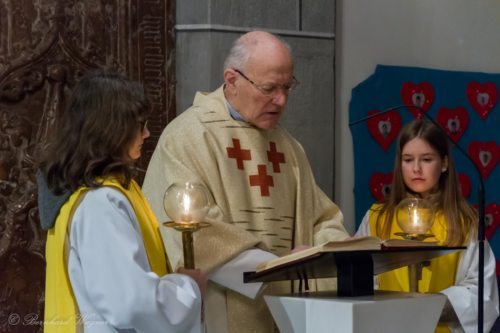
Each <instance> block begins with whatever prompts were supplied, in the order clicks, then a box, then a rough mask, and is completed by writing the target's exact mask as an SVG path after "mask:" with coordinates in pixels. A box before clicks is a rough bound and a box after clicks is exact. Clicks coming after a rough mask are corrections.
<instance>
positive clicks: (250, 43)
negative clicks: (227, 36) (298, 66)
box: [224, 31, 293, 70]
mask: <svg viewBox="0 0 500 333" xmlns="http://www.w3.org/2000/svg"><path fill="white" fill-rule="evenodd" d="M276 53H277V54H279V55H281V56H285V58H289V61H290V63H293V60H292V54H291V49H290V46H289V45H288V44H287V43H286V42H285V41H284V40H282V39H281V38H279V37H277V36H275V35H273V34H271V33H269V32H265V31H251V32H248V33H246V34H244V35H242V36H241V37H240V38H238V39H237V40H235V41H234V43H233V46H232V47H231V49H230V50H229V54H228V56H227V58H226V60H225V62H224V70H226V69H228V68H237V69H240V70H245V69H246V65H247V64H248V62H249V61H250V60H251V58H254V57H257V58H261V57H265V58H267V57H269V56H270V55H273V54H276Z"/></svg>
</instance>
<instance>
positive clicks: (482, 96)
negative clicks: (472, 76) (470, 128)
mask: <svg viewBox="0 0 500 333" xmlns="http://www.w3.org/2000/svg"><path fill="white" fill-rule="evenodd" d="M467 100H468V101H469V103H470V105H472V107H473V108H474V110H476V112H477V113H478V114H479V116H480V117H481V119H483V120H485V119H486V117H488V114H489V113H490V112H491V110H492V109H493V107H494V106H495V105H496V103H497V86H496V85H495V84H494V83H493V82H485V83H483V84H481V83H479V82H475V81H472V82H470V83H469V84H468V85H467Z"/></svg>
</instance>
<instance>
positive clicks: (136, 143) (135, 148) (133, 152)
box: [127, 122, 151, 160]
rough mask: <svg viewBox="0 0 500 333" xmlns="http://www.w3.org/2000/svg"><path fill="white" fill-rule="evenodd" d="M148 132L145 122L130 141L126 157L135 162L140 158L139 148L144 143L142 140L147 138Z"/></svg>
mask: <svg viewBox="0 0 500 333" xmlns="http://www.w3.org/2000/svg"><path fill="white" fill-rule="evenodd" d="M150 134H151V133H150V132H149V130H148V127H147V122H144V123H143V124H141V129H140V130H139V131H137V134H136V136H135V138H134V140H133V141H132V143H131V145H130V147H129V148H128V150H127V153H128V157H129V158H131V159H133V160H137V159H139V157H141V148H142V144H143V143H144V140H145V139H147V138H149V136H150Z"/></svg>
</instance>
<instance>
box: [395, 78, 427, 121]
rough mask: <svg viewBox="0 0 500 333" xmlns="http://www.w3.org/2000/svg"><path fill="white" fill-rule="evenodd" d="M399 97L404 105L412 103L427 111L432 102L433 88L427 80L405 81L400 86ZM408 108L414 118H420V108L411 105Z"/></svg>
mask: <svg viewBox="0 0 500 333" xmlns="http://www.w3.org/2000/svg"><path fill="white" fill-rule="evenodd" d="M401 99H402V100H403V103H404V104H405V105H414V106H416V107H418V108H420V109H423V110H424V111H426V112H427V111H428V110H429V108H430V107H431V105H432V103H433V102H434V88H433V87H432V85H431V84H430V83H429V82H421V83H418V84H416V83H413V82H405V83H403V86H402V87H401ZM408 110H409V111H410V112H411V113H413V115H414V116H415V117H416V118H419V119H420V118H422V115H421V114H420V113H421V112H420V110H418V109H416V108H411V107H410V108H408Z"/></svg>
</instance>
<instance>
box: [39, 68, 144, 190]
mask: <svg viewBox="0 0 500 333" xmlns="http://www.w3.org/2000/svg"><path fill="white" fill-rule="evenodd" d="M149 112H150V104H149V102H148V99H147V98H146V95H145V93H144V88H143V86H142V85H141V84H140V83H138V82H134V81H131V80H129V79H127V78H126V77H125V76H124V75H121V74H119V73H117V72H114V71H111V70H108V69H97V70H93V71H91V72H89V73H88V74H87V75H84V76H83V77H82V79H81V80H80V81H79V82H78V83H77V85H76V87H75V88H74V90H73V94H72V95H71V98H70V100H69V103H68V105H67V108H66V110H65V112H64V114H63V115H62V117H61V120H60V123H59V126H58V130H57V132H56V133H55V135H54V136H53V137H52V140H51V143H50V144H49V145H48V147H47V149H46V153H45V155H44V156H43V157H42V158H41V161H40V163H39V167H40V170H41V171H42V173H43V174H44V176H45V179H46V181H47V184H48V186H49V188H50V189H51V190H52V191H53V192H54V193H55V194H59V193H61V192H63V191H68V190H69V191H74V190H76V189H77V188H78V187H80V186H88V187H97V186H99V182H98V180H97V178H99V177H102V176H106V175H110V174H116V175H119V177H120V181H121V183H122V185H123V186H125V187H128V186H129V184H130V181H131V179H132V175H133V166H134V161H133V160H132V159H130V158H128V157H127V156H128V155H127V149H128V147H129V145H130V144H131V143H132V142H133V140H134V138H135V137H136V135H137V133H138V132H139V131H140V130H141V123H144V121H145V120H146V118H147V116H148V114H149Z"/></svg>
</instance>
